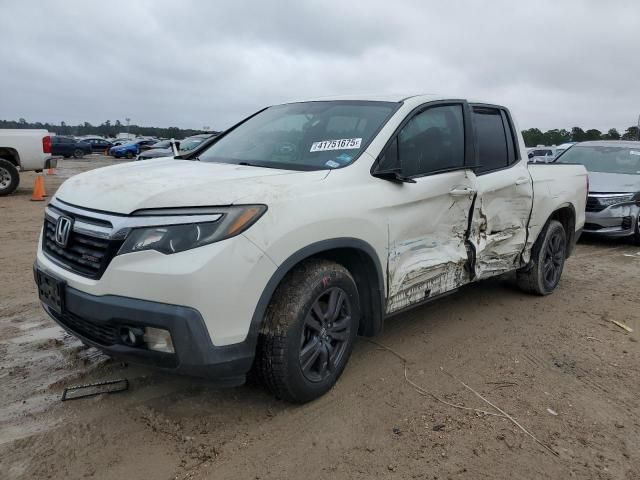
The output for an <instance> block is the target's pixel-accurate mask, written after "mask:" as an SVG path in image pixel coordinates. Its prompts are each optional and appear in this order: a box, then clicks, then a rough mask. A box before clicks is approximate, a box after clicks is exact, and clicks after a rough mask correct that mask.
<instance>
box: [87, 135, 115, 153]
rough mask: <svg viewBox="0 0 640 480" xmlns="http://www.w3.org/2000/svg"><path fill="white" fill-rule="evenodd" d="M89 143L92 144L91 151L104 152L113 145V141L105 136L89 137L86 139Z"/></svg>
mask: <svg viewBox="0 0 640 480" xmlns="http://www.w3.org/2000/svg"><path fill="white" fill-rule="evenodd" d="M84 141H85V142H87V143H88V144H89V145H91V151H93V152H98V153H102V152H104V151H107V150H109V149H110V148H111V147H113V143H111V142H110V141H109V140H105V139H104V138H88V139H84Z"/></svg>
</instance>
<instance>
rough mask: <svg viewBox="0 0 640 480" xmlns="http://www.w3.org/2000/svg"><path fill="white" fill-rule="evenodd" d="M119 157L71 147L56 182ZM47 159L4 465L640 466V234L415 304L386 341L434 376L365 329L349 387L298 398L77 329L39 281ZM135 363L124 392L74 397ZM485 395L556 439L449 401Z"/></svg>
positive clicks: (17, 269)
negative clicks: (176, 369)
mask: <svg viewBox="0 0 640 480" xmlns="http://www.w3.org/2000/svg"><path fill="white" fill-rule="evenodd" d="M110 163H113V161H112V160H110V159H108V158H105V157H100V156H95V155H92V156H91V157H87V158H86V159H84V160H65V161H63V162H62V164H61V167H60V168H58V169H57V171H56V175H55V176H47V177H46V179H45V182H46V187H47V191H48V193H49V194H52V193H54V192H55V189H56V187H57V186H58V185H59V184H60V183H61V182H62V181H63V180H64V179H65V178H68V177H69V176H71V175H73V174H76V173H78V172H81V171H84V170H87V169H91V168H95V167H99V166H103V165H108V164H110ZM34 175H35V174H32V173H29V174H25V175H23V177H22V182H21V186H20V188H19V190H18V192H17V193H16V194H14V195H12V196H10V197H5V198H0V478H2V479H5V478H8V479H14V478H29V479H41V478H55V479H57V478H65V479H66V478H73V479H75V478H100V479H123V478H153V479H173V478H180V479H182V478H196V479H204V478H216V479H217V478H220V479H226V478H234V479H244V478H251V479H280V478H306V479H312V478H362V479H365V478H402V479H404V478H419V479H481V478H491V479H518V478H527V479H529V478H555V479H566V478H572V477H573V478H580V479H639V478H640V402H639V401H638V395H639V393H640V348H639V346H640V343H638V340H640V335H639V333H638V332H640V313H639V309H638V306H639V305H640V303H639V302H638V279H639V278H640V248H638V247H634V246H633V245H631V244H630V243H626V242H617V241H616V242H611V241H597V240H593V239H585V240H583V241H581V243H580V244H579V245H578V248H577V251H576V253H575V256H574V257H572V258H571V259H569V261H568V263H567V265H566V269H565V272H564V276H563V279H562V281H561V284H560V287H559V288H558V290H557V291H556V292H555V293H554V294H553V295H551V296H549V297H544V298H540V297H534V296H529V295H525V294H523V293H520V292H519V291H518V290H517V289H516V288H515V287H514V286H513V284H512V281H511V279H510V278H508V277H503V278H498V279H494V280H489V281H486V282H483V283H479V284H475V285H470V286H468V287H465V288H463V289H462V290H461V291H459V292H457V293H455V294H453V295H451V296H449V297H447V298H444V299H442V300H440V301H439V302H436V303H433V304H431V305H428V306H425V307H422V308H418V309H416V310H413V311H412V312H410V313H406V314H403V315H399V316H397V317H395V318H393V319H391V320H389V321H388V322H387V324H386V327H385V328H386V330H385V333H384V334H383V335H381V336H380V337H377V338H376V339H375V340H376V341H377V342H379V343H380V344H382V345H385V346H387V347H389V348H391V349H393V351H394V352H396V353H397V354H399V355H401V356H403V357H404V358H406V360H407V378H408V380H410V381H411V382H414V383H415V384H416V385H419V386H420V387H421V389H422V390H418V389H416V388H415V387H414V386H412V385H411V384H410V383H409V381H407V380H406V379H405V375H404V367H403V363H402V361H401V360H400V359H399V358H398V357H397V356H396V355H394V354H393V353H391V352H390V351H388V350H385V349H383V348H381V347H380V346H379V345H376V344H372V343H370V342H368V341H366V340H364V339H360V340H359V341H358V343H357V345H356V348H355V351H354V353H353V356H352V358H351V360H350V362H349V365H348V366H347V368H346V370H345V373H344V374H343V376H342V378H341V379H340V381H339V382H338V384H337V385H336V387H335V388H334V389H333V390H332V391H331V392H330V393H329V394H327V395H326V396H324V397H323V398H321V399H319V400H317V401H315V402H312V403H310V404H307V405H304V406H294V405H289V404H286V403H283V402H281V401H278V400H276V399H274V398H272V397H271V396H270V395H268V394H267V393H265V392H264V391H263V390H262V389H261V388H260V387H259V386H255V385H248V386H243V387H239V388H234V389H218V388H216V387H215V386H213V385H211V384H208V383H207V382H206V381H203V380H198V379H192V378H186V377H177V376H172V375H169V374H163V373H159V372H157V371H154V370H151V369H148V368H143V367H140V366H133V365H123V364H120V363H118V362H115V361H112V360H109V359H108V358H106V357H104V356H103V355H101V354H99V353H98V352H97V351H95V350H93V349H86V348H85V347H83V346H82V345H81V344H80V343H79V342H78V341H77V340H74V339H73V338H72V337H70V336H68V335H66V334H65V333H63V331H62V330H61V329H60V328H59V327H57V326H56V325H55V324H54V322H53V321H52V320H50V319H49V318H47V317H46V315H45V314H44V312H43V311H42V309H41V308H40V306H39V304H38V300H37V296H36V290H35V287H34V283H33V276H32V264H33V261H34V255H35V250H36V243H37V239H38V234H39V230H40V227H41V222H42V213H43V209H44V203H43V202H40V203H37V202H30V201H29V198H30V195H31V185H32V183H33V178H34ZM613 320H616V321H618V322H622V323H624V324H626V325H628V326H629V327H631V328H632V329H633V332H632V333H629V332H627V331H625V330H623V329H622V328H620V327H619V326H617V325H615V324H614V323H613V322H612V321H613ZM121 377H126V378H128V379H129V381H130V383H131V386H130V389H129V390H128V391H126V392H124V393H118V394H111V395H102V396H98V397H93V398H90V399H82V400H76V401H70V402H61V401H60V395H61V393H62V390H63V388H64V387H65V386H69V385H73V384H77V383H87V382H90V381H100V380H106V379H115V378H121ZM462 382H464V384H466V385H468V386H469V389H467V388H465V386H463V384H462ZM471 389H473V390H475V392H477V393H478V395H476V394H475V393H474V392H473V391H471ZM480 396H482V397H484V398H485V399H486V400H488V401H490V402H491V403H493V404H494V405H496V406H497V407H499V408H500V409H501V410H502V411H504V412H506V413H507V414H508V415H510V416H511V417H512V418H513V419H514V420H515V421H516V422H518V423H519V424H520V425H521V426H522V427H523V428H524V429H526V431H528V432H529V433H530V434H531V435H533V436H535V438H537V439H538V440H539V441H540V442H541V443H537V442H536V441H535V440H534V439H533V438H532V437H531V436H529V435H527V434H526V433H524V432H523V431H522V430H521V429H519V428H518V427H517V426H516V424H515V422H512V421H511V420H510V419H508V418H506V417H505V416H496V415H487V414H482V413H479V412H477V411H473V410H466V409H462V408H457V407H454V406H451V405H449V404H456V405H459V406H466V407H471V408H475V409H480V410H485V411H488V412H491V413H497V411H496V410H495V409H493V408H492V407H491V406H490V405H488V404H487V403H486V402H485V401H484V400H483V399H482V398H481V397H480ZM445 402H447V403H445ZM541 444H544V445H546V446H548V448H549V449H550V450H549V449H547V448H545V447H544V446H542V445H541ZM551 450H552V451H553V452H555V453H552V452H551Z"/></svg>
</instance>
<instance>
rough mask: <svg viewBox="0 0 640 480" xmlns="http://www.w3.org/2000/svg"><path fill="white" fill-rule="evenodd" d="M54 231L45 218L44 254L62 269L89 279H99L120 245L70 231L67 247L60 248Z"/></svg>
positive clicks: (118, 242) (52, 224)
mask: <svg viewBox="0 0 640 480" xmlns="http://www.w3.org/2000/svg"><path fill="white" fill-rule="evenodd" d="M55 229H56V225H55V224H54V223H53V222H52V221H51V220H49V219H48V218H46V219H45V221H44V231H43V236H42V249H43V251H44V253H45V254H46V255H47V256H48V257H49V258H51V259H52V260H54V261H55V262H56V263H58V264H59V265H60V266H62V267H63V268H66V269H67V270H71V271H72V272H74V273H77V274H79V275H83V276H85V277H89V278H96V279H98V278H100V277H101V276H102V274H103V273H104V271H105V270H106V268H107V266H108V265H109V262H111V259H112V258H113V257H114V256H115V254H116V253H117V252H118V249H119V248H120V246H121V245H122V241H113V240H106V239H102V238H97V237H93V236H90V235H86V234H83V233H78V232H76V231H72V232H71V234H70V235H69V241H68V243H67V246H66V247H64V248H62V247H61V246H60V245H58V244H57V243H56V242H55Z"/></svg>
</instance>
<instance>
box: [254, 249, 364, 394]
mask: <svg viewBox="0 0 640 480" xmlns="http://www.w3.org/2000/svg"><path fill="white" fill-rule="evenodd" d="M359 319H360V299H359V296H358V290H357V287H356V284H355V282H354V280H353V277H352V276H351V274H350V273H349V271H348V270H347V269H346V268H344V267H343V266H342V265H339V264H337V263H334V262H331V261H328V260H308V261H305V262H303V263H302V264H300V265H299V266H298V267H296V268H295V269H294V270H293V271H292V272H291V273H289V274H288V275H287V277H285V279H284V280H283V282H282V283H281V284H280V286H279V287H278V288H277V290H276V292H275V294H274V296H273V299H272V301H271V304H270V305H269V307H268V309H267V314H266V318H265V325H264V326H263V328H262V331H261V332H260V336H259V339H258V349H257V353H256V364H255V373H256V374H257V376H258V377H259V378H260V380H261V381H262V383H264V384H265V386H266V387H267V388H268V389H269V390H270V391H271V392H272V393H274V394H275V395H276V396H277V397H279V398H282V399H284V400H288V401H291V402H297V403H304V402H308V401H310V400H313V399H315V398H318V397H320V396H321V395H323V394H324V393H326V392H327V391H328V390H329V389H331V387H332V386H333V385H334V384H335V382H336V380H337V379H338V378H339V377H340V375H341V374H342V371H343V370H344V368H345V366H346V364H347V361H348V359H349V356H350V355H351V350H352V349H353V343H354V341H355V337H356V334H357V331H358V322H359Z"/></svg>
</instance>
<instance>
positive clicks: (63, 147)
mask: <svg viewBox="0 0 640 480" xmlns="http://www.w3.org/2000/svg"><path fill="white" fill-rule="evenodd" d="M91 152H92V149H91V144H89V143H88V142H86V141H84V140H76V139H75V138H73V137H62V136H57V135H56V136H53V137H51V154H52V155H60V156H63V157H64V158H70V157H75V158H82V157H84V156H85V155H87V154H89V153H91Z"/></svg>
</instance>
